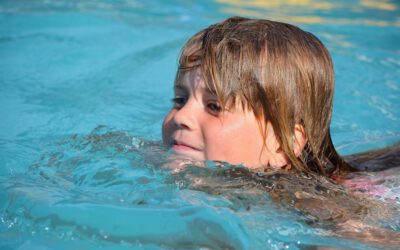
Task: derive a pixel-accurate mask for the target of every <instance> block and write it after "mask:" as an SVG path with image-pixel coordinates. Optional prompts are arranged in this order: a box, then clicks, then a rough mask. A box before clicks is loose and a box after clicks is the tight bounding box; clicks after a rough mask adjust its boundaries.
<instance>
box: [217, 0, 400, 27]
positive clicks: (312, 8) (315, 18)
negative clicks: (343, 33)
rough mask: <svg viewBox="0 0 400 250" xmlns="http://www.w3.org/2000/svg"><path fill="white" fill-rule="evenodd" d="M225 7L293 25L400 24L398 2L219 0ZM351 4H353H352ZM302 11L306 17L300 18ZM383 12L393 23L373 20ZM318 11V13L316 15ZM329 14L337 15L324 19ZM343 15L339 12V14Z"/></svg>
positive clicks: (233, 13) (366, 0) (399, 25)
mask: <svg viewBox="0 0 400 250" xmlns="http://www.w3.org/2000/svg"><path fill="white" fill-rule="evenodd" d="M217 2H218V3H220V4H222V7H221V9H220V11H221V12H223V13H226V14H230V15H239V16H253V17H258V18H266V17H268V18H270V19H275V20H282V21H287V22H294V23H304V24H337V25H364V26H381V27H384V26H396V27H400V21H398V20H397V18H396V11H397V10H398V9H399V6H398V3H392V2H390V1H379V2H378V1H370V0H360V1H359V2H358V4H357V3H356V4H354V3H353V2H351V1H347V2H342V1H314V0H287V1H278V0H273V1H262V0H253V1H246V0H217ZM349 2H351V5H350V4H349ZM299 10H301V12H302V13H305V14H307V15H303V16H299V15H298V13H299ZM374 10H375V11H383V12H387V13H390V14H392V15H393V14H394V18H393V19H392V20H390V19H387V17H385V19H383V18H381V19H372V18H370V17H369V15H368V13H369V12H370V11H374ZM316 11H318V14H317V13H315V12H316ZM327 11H329V13H330V14H332V13H334V14H335V16H325V15H326V13H327ZM348 11H350V12H351V13H355V14H357V16H359V17H357V18H354V17H352V18H350V17H345V16H342V15H343V14H345V13H346V12H348ZM338 12H340V13H338Z"/></svg>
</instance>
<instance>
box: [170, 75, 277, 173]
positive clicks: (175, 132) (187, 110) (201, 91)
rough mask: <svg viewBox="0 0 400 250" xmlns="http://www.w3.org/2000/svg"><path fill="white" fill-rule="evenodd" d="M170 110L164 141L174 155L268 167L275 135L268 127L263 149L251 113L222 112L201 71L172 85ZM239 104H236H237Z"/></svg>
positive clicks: (257, 124)
mask: <svg viewBox="0 0 400 250" xmlns="http://www.w3.org/2000/svg"><path fill="white" fill-rule="evenodd" d="M174 93H175V94H174V98H173V105H174V106H173V108H172V109H171V111H170V112H169V113H168V114H167V116H166V117H165V120H164V123H163V131H162V132H163V142H164V144H165V145H167V146H168V147H170V149H171V152H172V154H173V155H176V156H182V157H183V158H188V159H192V160H195V161H204V160H216V161H225V162H229V163H231V164H244V165H246V166H247V167H256V166H257V167H258V166H260V165H268V164H269V163H271V159H273V158H274V154H273V153H272V152H273V151H274V150H272V151H271V150H270V149H271V148H274V147H275V146H276V145H273V143H274V141H273V139H274V136H273V130H272V126H270V124H267V130H266V131H267V135H266V137H265V139H266V147H263V145H264V141H263V136H262V132H261V131H262V130H261V128H260V125H259V122H258V120H257V119H256V117H255V116H254V113H253V112H252V111H246V110H244V109H243V108H242V107H240V106H238V105H240V104H238V105H237V106H235V107H232V108H230V109H229V110H226V109H224V107H221V106H220V104H219V103H218V100H217V96H216V95H215V93H213V91H212V90H210V88H209V87H207V85H206V84H205V82H204V80H203V78H202V76H201V71H200V69H194V70H192V71H189V72H187V73H185V74H184V75H183V76H182V77H181V79H180V80H179V83H178V84H176V85H175V86H174ZM237 103H238V102H237Z"/></svg>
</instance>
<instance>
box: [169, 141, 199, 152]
mask: <svg viewBox="0 0 400 250" xmlns="http://www.w3.org/2000/svg"><path fill="white" fill-rule="evenodd" d="M171 148H172V149H173V150H175V151H200V150H199V149H198V148H196V147H194V146H192V145H190V144H187V143H185V142H182V141H178V140H173V141H172V144H171Z"/></svg>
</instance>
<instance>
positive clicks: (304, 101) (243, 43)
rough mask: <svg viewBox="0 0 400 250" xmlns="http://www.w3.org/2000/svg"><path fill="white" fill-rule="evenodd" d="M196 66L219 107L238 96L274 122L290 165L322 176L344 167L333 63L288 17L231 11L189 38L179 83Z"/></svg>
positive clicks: (262, 117) (258, 114)
mask: <svg viewBox="0 0 400 250" xmlns="http://www.w3.org/2000/svg"><path fill="white" fill-rule="evenodd" d="M195 68H200V69H201V71H202V73H203V77H204V79H205V82H206V83H207V84H208V85H209V87H210V88H211V89H212V90H213V91H215V93H216V95H217V98H218V101H219V102H220V104H221V106H222V107H227V106H232V105H234V104H235V103H236V102H240V104H241V106H242V107H243V108H244V109H248V110H252V111H253V112H254V114H255V116H256V117H257V119H258V120H259V121H260V122H264V123H265V124H266V123H267V122H270V123H271V125H272V127H273V129H274V131H275V136H276V137H277V138H278V140H279V142H280V146H281V148H280V150H282V151H283V152H284V153H285V155H286V157H287V159H288V161H289V166H294V168H296V169H298V170H301V171H310V172H318V173H322V174H325V175H331V174H336V173H337V172H339V171H341V170H346V171H347V170H349V165H347V164H346V162H345V161H343V160H342V158H341V157H340V156H339V154H338V153H337V152H336V150H335V148H334V146H333V143H332V140H331V135H330V128H329V126H330V121H331V116H332V103H333V93H334V70H333V63H332V60H331V57H330V54H329V52H328V50H327V49H326V48H325V46H324V45H323V44H322V42H321V41H320V40H319V39H318V38H316V37H315V36H314V35H312V34H311V33H309V32H305V31H303V30H301V29H300V28H298V27H296V26H293V25H290V24H287V23H281V22H275V21H270V20H262V19H248V18H243V17H231V18H228V19H226V20H224V21H222V22H220V23H217V24H214V25H211V26H209V27H208V28H205V29H204V30H201V31H200V32H198V33H197V34H195V35H194V36H193V37H191V38H190V39H189V41H188V42H187V43H186V45H185V46H184V47H183V49H182V53H181V56H180V59H179V68H178V71H177V75H176V80H175V81H176V84H179V83H177V82H179V79H180V77H181V76H182V75H183V74H184V73H185V72H187V71H189V70H192V69H195ZM296 124H300V125H302V126H303V128H304V132H305V135H306V138H307V143H306V145H305V147H304V149H303V151H302V153H301V155H300V156H296V155H295V153H294V139H293V138H295V137H294V131H295V125H296ZM264 127H266V126H264ZM263 134H264V136H266V131H263ZM264 139H265V138H264ZM264 141H265V140H264Z"/></svg>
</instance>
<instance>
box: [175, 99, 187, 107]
mask: <svg viewBox="0 0 400 250" xmlns="http://www.w3.org/2000/svg"><path fill="white" fill-rule="evenodd" d="M186 101H187V99H186V97H180V96H178V97H174V98H172V103H173V105H174V108H182V107H183V106H184V105H185V103H186Z"/></svg>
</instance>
